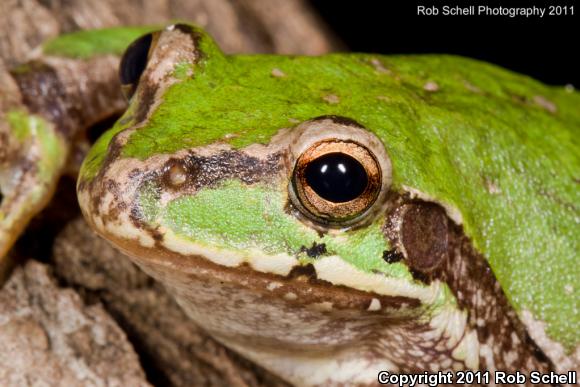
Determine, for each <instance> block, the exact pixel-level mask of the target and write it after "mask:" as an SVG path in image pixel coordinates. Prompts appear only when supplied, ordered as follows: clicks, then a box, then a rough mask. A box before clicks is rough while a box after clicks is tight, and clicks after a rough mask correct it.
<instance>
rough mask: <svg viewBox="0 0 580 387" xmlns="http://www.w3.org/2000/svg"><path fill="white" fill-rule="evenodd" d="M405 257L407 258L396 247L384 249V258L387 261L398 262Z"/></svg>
mask: <svg viewBox="0 0 580 387" xmlns="http://www.w3.org/2000/svg"><path fill="white" fill-rule="evenodd" d="M403 258H405V257H404V256H403V254H401V253H400V252H398V251H397V250H395V249H391V250H385V251H383V259H384V260H385V262H387V263H397V262H399V261H401V260H402V259H403Z"/></svg>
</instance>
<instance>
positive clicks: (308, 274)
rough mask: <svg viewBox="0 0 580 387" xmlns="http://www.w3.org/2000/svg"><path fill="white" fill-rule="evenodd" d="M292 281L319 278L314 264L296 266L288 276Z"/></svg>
mask: <svg viewBox="0 0 580 387" xmlns="http://www.w3.org/2000/svg"><path fill="white" fill-rule="evenodd" d="M286 277H287V278H289V279H290V278H292V279H297V278H299V279H304V280H315V279H316V278H317V275H316V269H315V268H314V266H313V265H312V264H310V263H309V264H307V265H304V266H294V267H293V268H292V270H290V273H288V275H287V276H286Z"/></svg>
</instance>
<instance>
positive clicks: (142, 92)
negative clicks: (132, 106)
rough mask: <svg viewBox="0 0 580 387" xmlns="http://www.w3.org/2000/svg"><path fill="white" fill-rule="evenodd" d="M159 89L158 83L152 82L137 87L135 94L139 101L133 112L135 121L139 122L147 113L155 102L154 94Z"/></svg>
mask: <svg viewBox="0 0 580 387" xmlns="http://www.w3.org/2000/svg"><path fill="white" fill-rule="evenodd" d="M157 89H159V85H157V84H153V83H146V84H145V85H144V86H143V87H142V88H139V92H138V93H137V95H138V96H139V103H138V105H137V110H136V112H135V123H140V122H142V121H143V120H145V117H147V113H149V110H150V109H151V106H153V103H154V102H155V94H156V93H157Z"/></svg>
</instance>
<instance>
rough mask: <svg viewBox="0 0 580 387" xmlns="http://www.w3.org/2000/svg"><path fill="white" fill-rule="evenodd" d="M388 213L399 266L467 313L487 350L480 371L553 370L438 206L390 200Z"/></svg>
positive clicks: (388, 228) (478, 258)
mask: <svg viewBox="0 0 580 387" xmlns="http://www.w3.org/2000/svg"><path fill="white" fill-rule="evenodd" d="M389 208H390V210H389V212H388V213H387V220H386V222H385V228H384V232H385V236H386V237H387V238H388V239H389V241H390V243H391V246H394V250H393V251H402V252H405V254H406V255H405V256H406V259H405V260H404V261H402V262H405V263H407V265H408V266H409V269H410V270H411V273H412V274H413V276H414V278H415V279H416V280H419V281H422V282H424V283H431V282H432V281H434V280H440V281H442V282H444V283H446V284H447V285H448V286H449V289H450V290H451V292H452V293H453V295H454V296H455V299H456V300H457V304H458V306H459V308H460V309H462V310H465V311H467V313H468V317H467V325H468V329H470V330H474V331H475V332H476V333H477V339H478V341H479V343H480V344H486V345H489V346H491V350H492V352H493V353H492V361H493V363H488V360H489V358H487V357H485V356H483V355H481V356H480V360H479V361H480V368H481V369H487V368H489V367H495V368H496V369H506V370H520V371H524V370H528V371H529V370H530V364H531V365H532V369H536V370H544V371H548V370H551V369H553V365H552V364H551V363H550V362H549V361H547V358H546V356H545V354H543V352H542V351H541V350H540V349H539V348H538V346H537V345H536V344H535V343H534V342H533V340H532V339H531V337H530V336H529V334H528V333H527V331H526V329H525V327H524V325H523V323H522V322H521V321H520V320H519V318H518V316H517V314H516V312H515V310H514V309H513V307H512V306H511V305H510V304H509V301H508V300H507V297H506V295H505V293H504V292H503V290H502V288H501V285H500V284H499V282H498V281H497V279H496V277H495V275H494V274H493V271H492V270H491V268H490V266H489V264H488V262H487V260H486V259H485V257H484V256H483V255H482V254H480V253H479V252H477V251H476V250H475V248H474V247H473V246H472V243H471V241H470V240H469V238H468V237H467V236H466V235H465V233H464V230H463V229H462V227H461V226H459V225H456V224H455V223H454V222H453V221H451V220H449V219H447V218H446V215H445V211H444V210H443V208H442V207H441V206H439V205H438V204H435V203H428V202H424V201H417V200H413V199H411V198H410V197H409V195H392V196H391V198H390V204H389ZM443 217H445V218H446V219H445V220H443V219H442V218H443ZM403 246H404V247H403ZM431 255H432V256H431ZM512 334H515V337H516V339H515V341H514V339H513V335H512Z"/></svg>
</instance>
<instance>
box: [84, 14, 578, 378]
mask: <svg viewBox="0 0 580 387" xmlns="http://www.w3.org/2000/svg"><path fill="white" fill-rule="evenodd" d="M472 74H478V75H477V76H474V75H472ZM496 78H497V80H496V81H493V83H492V84H490V82H491V81H490V79H496ZM121 80H122V82H123V83H124V84H125V86H124V87H125V91H126V92H127V94H128V96H129V97H130V106H129V108H128V110H127V111H126V113H125V114H124V115H123V116H122V117H121V118H120V119H119V121H118V122H117V123H116V124H115V126H114V127H113V128H112V129H110V130H109V131H108V132H106V133H105V134H104V135H103V136H102V137H101V138H100V139H99V140H98V141H97V143H96V144H95V145H94V147H93V148H92V150H91V152H90V153H89V155H88V156H87V158H86V160H85V163H84V165H83V169H82V171H81V176H80V179H79V184H78V195H79V201H80V203H81V207H82V210H83V213H84V215H85V217H86V219H87V220H88V221H89V223H90V224H91V226H92V227H93V228H94V229H95V230H96V231H97V232H98V233H99V234H100V235H101V236H103V237H104V238H106V239H108V240H109V241H111V242H112V243H113V244H114V245H115V246H117V247H118V248H119V249H120V250H121V251H123V252H125V253H126V254H127V255H128V256H130V257H131V258H132V259H133V260H134V262H136V263H137V264H138V265H139V266H140V267H141V268H143V270H145V271H146V272H147V273H149V274H151V275H152V276H153V277H155V278H157V279H159V280H160V281H161V282H163V283H164V284H165V285H166V286H167V288H168V289H169V290H170V291H171V292H172V294H173V295H174V296H175V298H176V300H177V301H178V302H179V304H180V305H181V306H182V307H183V308H184V310H185V311H186V312H187V313H188V315H189V316H190V317H191V318H192V319H193V320H194V321H195V322H196V323H197V324H199V325H200V326H202V327H203V328H204V329H205V330H207V331H208V332H210V333H211V334H212V335H214V336H215V337H216V338H217V339H218V340H220V341H222V342H223V343H225V344H226V345H228V346H230V347H231V348H233V349H235V350H236V351H239V352H241V353H242V354H244V355H245V356H248V357H249V358H251V359H253V360H254V361H256V362H258V363H259V364H261V365H262V366H264V367H266V368H268V369H270V370H273V371H274V372H276V373H278V374H280V375H282V376H283V377H284V378H286V379H288V380H290V381H294V382H298V383H307V384H325V383H328V382H332V383H344V382H353V383H354V382H358V383H370V382H372V381H375V380H376V375H377V372H378V370H395V371H400V372H403V371H412V370H433V371H435V370H445V369H461V368H471V369H478V368H487V369H493V368H500V369H521V367H524V366H525V367H526V369H532V368H533V369H539V370H549V369H553V367H554V364H553V359H551V358H548V357H547V356H546V355H545V352H546V351H549V350H550V349H554V348H556V349H554V350H553V353H556V352H558V351H559V352H558V353H559V354H560V355H561V356H563V357H566V356H568V357H569V353H570V351H571V350H574V348H576V346H577V344H578V341H574V340H578V335H577V333H571V331H569V330H568V329H569V328H570V327H569V326H568V327H566V326H564V327H563V328H562V326H559V325H558V323H555V322H554V321H552V320H549V315H550V313H552V312H554V310H552V311H551V312H550V313H547V314H546V313H545V312H546V309H545V308H546V306H545V305H543V306H542V307H541V308H539V309H534V305H536V304H535V302H537V301H538V300H539V299H540V298H541V297H540V298H538V297H539V296H538V297H536V294H535V293H534V292H532V291H530V290H529V289H528V288H526V287H525V286H523V287H522V285H521V279H520V278H519V277H518V276H522V275H523V277H524V278H523V280H524V282H525V281H526V280H529V278H530V275H531V274H530V275H527V274H526V273H532V271H533V270H532V269H530V266H529V264H528V263H526V262H531V261H532V260H533V258H534V252H533V251H532V250H533V247H534V246H536V244H535V243H536V241H533V240H532V241H529V243H527V244H525V243H524V245H523V247H522V246H521V245H519V246H514V243H518V242H521V240H520V238H519V234H518V232H516V231H514V230H513V227H514V222H512V221H511V220H509V218H510V213H509V208H510V207H509V206H510V205H512V206H515V207H516V209H518V210H519V209H520V208H522V207H521V206H520V204H521V203H522V202H523V208H526V207H527V206H529V205H530V204H532V205H537V206H539V207H540V208H541V209H542V211H544V213H550V214H559V215H561V216H564V220H563V223H564V224H567V222H569V221H570V222H571V221H572V220H571V218H570V216H571V215H570V213H568V212H567V211H569V208H567V207H566V206H565V205H562V206H559V205H557V204H554V203H555V201H545V200H544V198H541V197H540V196H539V195H536V193H533V192H528V191H526V190H525V189H521V188H522V187H520V186H518V185H519V184H521V183H522V182H524V181H527V180H526V179H527V177H526V176H517V174H516V175H514V174H513V173H511V171H512V169H510V168H513V167H514V166H515V165H517V164H519V163H523V165H525V166H526V167H527V164H526V163H528V161H529V160H528V157H531V155H533V154H534V152H535V151H536V150H537V147H538V146H539V145H538V144H536V143H534V142H533V141H528V142H526V141H524V145H522V146H521V147H519V146H518V145H517V144H516V143H512V142H511V141H513V140H514V137H517V136H518V134H519V133H520V132H519V131H518V130H520V129H516V130H514V129H513V128H510V130H506V125H505V122H504V121H502V119H500V118H498V117H496V115H494V114H492V113H494V112H495V111H496V109H499V108H501V109H503V110H504V111H505V114H506V115H505V117H508V116H509V117H517V116H518V114H519V115H520V116H521V115H522V114H523V115H527V117H533V118H538V119H542V120H546V121H548V120H549V119H550V118H549V115H550V112H547V111H545V109H542V108H541V106H540V107H533V106H519V105H517V103H515V102H513V103H512V102H510V103H509V104H508V102H506V100H507V98H508V92H509V90H503V89H502V90H499V91H498V90H496V89H494V87H495V86H497V84H498V82H504V83H505V84H507V85H512V84H516V83H518V82H523V84H524V85H525V88H524V87H522V90H520V91H519V92H520V93H521V92H524V91H523V90H524V89H525V93H526V95H527V94H531V95H534V94H535V93H538V94H539V93H542V95H545V94H546V93H548V94H549V96H548V97H549V98H554V99H556V100H558V101H560V100H562V101H564V102H562V104H560V105H559V108H560V109H561V114H564V115H565V114H571V113H569V111H568V105H566V103H565V100H564V97H563V96H561V95H560V94H559V92H556V91H550V90H548V89H547V88H545V87H544V86H542V85H540V84H538V83H537V82H535V81H532V80H529V79H525V78H523V77H519V76H517V75H514V74H511V73H507V72H505V71H504V70H501V69H497V68H495V67H493V66H489V65H485V64H481V63H477V62H474V61H470V60H467V59H461V58H453V57H441V56H434V57H409V58H404V57H399V58H385V57H381V56H376V55H363V54H348V55H347V54H332V55H327V56H322V57H289V56H275V55H262V56H243V55H238V56H227V55H224V54H223V53H222V52H221V51H220V50H219V48H218V47H217V46H216V44H215V43H214V42H213V40H212V39H211V38H210V37H209V36H207V35H206V34H205V33H204V32H203V31H201V30H200V29H198V28H196V27H192V26H189V25H184V24H178V25H172V26H170V27H168V28H166V29H165V30H163V31H159V32H155V33H152V34H148V35H146V36H144V37H142V38H140V39H139V40H137V41H136V42H135V43H134V44H133V45H132V46H130V47H129V48H128V49H127V51H126V53H125V56H124V58H123V60H122V63H121ZM510 82H511V83H510ZM494 93H495V94H494ZM548 97H546V98H548ZM573 98H575V101H578V96H577V95H575V96H574V97H573ZM506 104H507V105H506ZM570 111H571V109H570ZM523 125H526V123H525V122H523ZM553 125H556V126H557V125H558V124H557V123H553ZM557 129H558V131H557V133H556V136H561V137H563V138H564V137H566V136H567V134H566V133H567V132H566V131H567V130H569V129H566V127H565V125H562V127H558V128H557ZM524 130H531V131H532V132H533V131H534V130H535V129H534V128H533V127H532V126H530V127H528V128H525V129H524ZM494 136H498V137H497V139H496V140H497V141H491V139H492V138H494ZM543 146H544V149H546V148H550V147H551V146H554V147H555V149H553V150H549V152H548V153H550V154H551V155H552V152H553V153H554V154H556V153H558V152H564V153H561V154H565V153H566V152H569V149H566V145H565V144H564V145H562V143H558V144H556V143H555V142H554V143H553V144H543ZM510 152H511V153H510ZM518 152H520V153H521V154H520V155H519V156H518V157H520V159H519V160H518V161H517V162H512V161H513V160H510V158H509V157H510V155H513V154H515V153H518ZM528 153H529V154H528ZM550 157H551V156H550ZM562 157H566V156H565V155H564V156H562ZM494 160H495V162H494ZM546 162H547V165H548V164H549V166H550V167H555V166H558V165H561V164H562V159H561V158H559V156H554V158H548V160H547V161H546ZM531 173H536V175H537V176H536V177H538V176H540V175H541V174H542V173H543V172H541V173H538V171H537V170H535V171H532V172H531ZM563 173H564V174H566V173H567V172H566V171H564V172H563ZM569 177H570V176H569V175H566V178H562V179H560V180H561V182H562V186H565V187H564V188H562V189H561V190H560V191H557V192H556V194H557V195H559V198H561V199H562V200H563V201H564V202H566V201H567V200H570V195H571V193H570V191H569V186H571V185H570V184H568V182H567V180H566V179H567V178H569ZM560 180H558V182H559V183H558V184H560ZM570 180H571V179H570ZM564 181H566V182H564ZM518 189H519V191H518ZM515 199H517V203H515V204H514V200H515ZM511 215H513V212H512V214H511ZM518 221H522V219H521V217H520V218H519V219H516V220H515V223H517V222H518ZM535 221H536V220H534V222H535ZM494 222H496V224H494ZM534 226H537V225H535V224H534ZM548 228H549V227H547V228H546V227H544V228H542V229H541V230H540V232H548V233H549V232H550V231H549V230H548ZM536 247H537V246H536ZM555 249H556V250H557V249H563V250H561V251H560V250H558V251H556V250H554V251H552V252H555V253H556V252H562V251H564V250H565V249H566V247H565V246H564V247H562V246H559V247H557V248H555ZM526 265H528V271H526V270H525V267H524V266H526ZM565 266H566V264H565V263H562V264H561V263H560V262H556V263H555V264H554V267H555V268H560V267H565ZM507 267H510V268H511V269H510V270H512V271H513V272H510V271H508V270H507ZM558 270H560V269H558ZM526 275H527V277H526ZM559 275H564V278H563V280H564V282H566V283H568V282H570V283H571V282H572V281H573V279H574V278H576V279H577V278H578V273H577V271H576V272H575V273H572V274H569V273H568V274H566V273H564V271H562V272H560V274H559ZM542 283H543V281H540V284H539V285H540V286H543V285H542ZM546 289H547V287H544V289H543V291H548V290H546ZM549 291H550V292H552V294H553V295H555V296H556V297H568V296H569V295H565V294H564V293H565V290H563V289H558V290H555V289H550V290H549ZM573 291H574V290H573ZM562 292H564V293H562ZM522 294H523V295H525V296H526V297H528V298H526V297H522ZM534 297H535V298H534ZM567 300H568V301H567V302H568V304H566V305H572V304H573V305H572V306H571V308H572V309H574V308H575V307H576V306H577V301H576V304H574V302H573V301H570V298H569V297H568V298H567ZM566 308H567V307H566ZM563 309H565V308H563ZM540 310H541V311H540ZM557 312H558V313H561V314H563V315H568V313H569V312H570V310H562V308H561V309H558V310H557ZM542 313H544V314H542ZM526 315H527V316H528V317H529V321H528V322H525V321H523V318H522V316H526ZM546 321H547V322H546ZM532 323H535V324H536V325H535V326H536V327H537V326H538V324H540V325H541V324H544V325H542V327H544V326H546V325H548V327H549V328H548V330H546V329H544V328H542V329H541V330H539V331H537V332H536V333H530V329H529V327H530V326H531V325H530V324H532ZM550 324H551V325H550ZM554 324H555V325H554ZM564 325H565V324H564ZM560 328H561V331H560V333H557V331H558V329H560ZM549 329H552V331H549ZM546 331H548V332H551V333H546ZM554 332H556V333H554ZM574 335H575V336H574ZM563 337H565V338H564V339H562V338H563ZM542 338H544V339H546V340H544V341H543V342H542V347H540V346H539V345H540V344H539V343H537V342H536V341H541V340H542ZM558 340H560V341H558ZM562 342H564V343H567V344H571V345H568V346H567V347H566V348H564V347H565V345H564V346H563V345H562V344H561V343H562ZM558 345H559V346H560V347H558ZM560 355H558V356H560ZM570 358H571V357H570ZM518 367H520V368H518Z"/></svg>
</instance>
